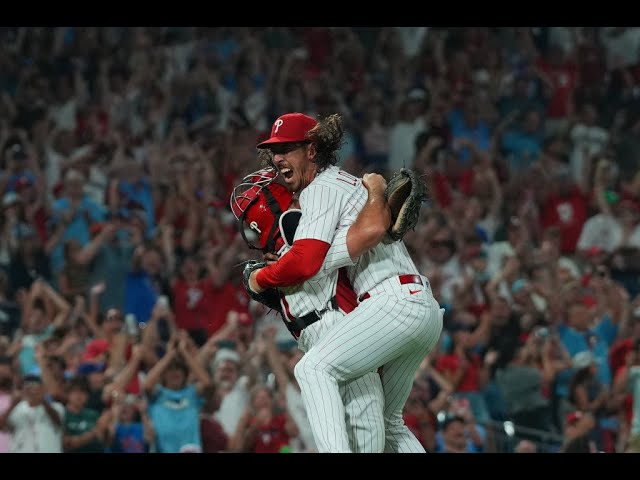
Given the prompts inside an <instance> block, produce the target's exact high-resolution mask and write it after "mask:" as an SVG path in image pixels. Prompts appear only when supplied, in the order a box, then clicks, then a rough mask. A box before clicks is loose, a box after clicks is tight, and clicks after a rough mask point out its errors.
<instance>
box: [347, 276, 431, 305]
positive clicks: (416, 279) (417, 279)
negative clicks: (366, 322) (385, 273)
mask: <svg viewBox="0 0 640 480" xmlns="http://www.w3.org/2000/svg"><path fill="white" fill-rule="evenodd" d="M398 279H399V280H400V285H406V284H407V283H417V284H419V285H424V283H422V277H421V276H420V275H398ZM370 296H371V295H370V294H369V292H366V293H363V294H362V295H360V296H359V297H358V301H359V302H362V301H363V300H366V299H367V298H369V297H370Z"/></svg>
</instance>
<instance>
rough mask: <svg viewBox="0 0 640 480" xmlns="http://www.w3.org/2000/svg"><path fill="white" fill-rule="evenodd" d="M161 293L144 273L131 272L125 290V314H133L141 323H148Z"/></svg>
mask: <svg viewBox="0 0 640 480" xmlns="http://www.w3.org/2000/svg"><path fill="white" fill-rule="evenodd" d="M159 294H160V292H159V291H158V290H157V289H156V286H155V285H154V282H153V279H152V278H151V277H150V276H149V275H148V274H147V273H146V272H144V271H139V272H129V273H128V274H127V280H126V284H125V290H124V312H125V314H128V313H133V314H134V315H135V316H136V319H137V320H138V321H139V322H145V323H146V322H147V321H149V318H150V317H151V312H152V310H153V307H154V306H155V304H156V301H157V300H158V295H159Z"/></svg>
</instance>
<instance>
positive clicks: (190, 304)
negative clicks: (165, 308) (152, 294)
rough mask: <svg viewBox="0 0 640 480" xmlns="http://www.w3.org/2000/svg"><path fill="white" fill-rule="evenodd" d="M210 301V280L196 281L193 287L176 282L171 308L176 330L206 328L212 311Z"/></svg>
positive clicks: (181, 280)
mask: <svg viewBox="0 0 640 480" xmlns="http://www.w3.org/2000/svg"><path fill="white" fill-rule="evenodd" d="M212 299H213V283H212V280H211V278H203V279H201V280H198V282H196V283H195V284H194V285H189V284H188V283H187V282H186V281H185V280H183V279H179V280H177V281H176V283H175V285H174V286H173V306H174V312H175V316H176V325H177V326H178V328H181V329H184V330H195V329H199V328H208V325H209V319H210V318H211V316H212V313H213V310H214V307H213V304H212Z"/></svg>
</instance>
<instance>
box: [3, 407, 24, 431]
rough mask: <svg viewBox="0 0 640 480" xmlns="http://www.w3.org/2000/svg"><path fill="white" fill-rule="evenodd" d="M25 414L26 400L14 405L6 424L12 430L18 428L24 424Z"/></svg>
mask: <svg viewBox="0 0 640 480" xmlns="http://www.w3.org/2000/svg"><path fill="white" fill-rule="evenodd" d="M25 413H26V400H23V401H21V402H20V403H19V404H18V405H16V406H15V407H14V408H13V410H11V413H10V414H9V417H8V418H7V423H8V424H9V426H10V427H11V428H13V429H15V428H17V427H20V426H21V425H22V424H23V423H24V418H25Z"/></svg>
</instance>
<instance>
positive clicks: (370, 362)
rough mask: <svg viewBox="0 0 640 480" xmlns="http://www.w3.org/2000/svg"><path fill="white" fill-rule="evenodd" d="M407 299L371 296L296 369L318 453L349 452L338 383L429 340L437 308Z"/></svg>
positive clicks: (434, 304) (422, 298)
mask: <svg viewBox="0 0 640 480" xmlns="http://www.w3.org/2000/svg"><path fill="white" fill-rule="evenodd" d="M406 295H408V294H406ZM406 295H405V296H400V295H395V294H379V295H374V296H372V297H371V298H370V299H368V300H366V301H365V302H363V303H362V304H360V305H359V306H358V308H356V309H355V310H354V311H353V312H351V313H349V314H348V315H347V316H346V317H345V318H344V319H343V321H340V322H338V323H336V324H335V325H333V326H332V327H331V328H330V329H329V330H328V331H327V332H326V334H325V335H324V336H323V337H322V338H321V339H320V340H319V341H318V342H317V343H316V344H315V345H314V346H313V347H312V348H311V349H310V350H309V351H308V352H307V354H306V355H305V356H304V357H303V358H302V359H301V360H300V362H298V364H297V365H296V368H295V376H296V379H297V380H298V384H299V385H300V389H301V391H302V397H303V400H304V403H305V407H306V408H307V411H308V412H309V418H310V421H311V428H312V429H313V432H314V438H315V440H316V444H317V446H318V451H320V452H338V451H346V450H345V449H344V448H345V445H347V446H348V435H347V431H346V424H345V420H344V419H345V408H344V404H343V403H342V398H341V396H340V389H339V382H344V381H347V380H351V379H354V378H358V377H361V376H362V375H365V374H367V373H370V372H374V371H376V370H377V368H378V367H379V366H380V365H384V364H386V363H388V362H390V361H391V360H393V359H395V358H398V357H399V356H401V355H403V354H404V353H406V352H414V351H415V348H416V345H418V344H422V343H424V342H425V341H426V340H425V339H428V338H431V336H432V335H433V330H434V327H433V326H432V324H433V323H434V322H433V321H430V317H431V316H430V313H429V312H430V311H431V310H433V309H435V310H436V311H437V309H438V304H437V302H435V300H433V301H432V302H431V301H430V300H428V299H427V296H426V293H424V294H420V295H412V296H411V297H409V296H406ZM429 298H430V299H432V298H433V297H431V296H430V295H429ZM440 328H441V325H440ZM438 333H439V332H438ZM436 341H437V338H436V339H435V340H434V341H433V344H435V343H436ZM347 448H348V447H347Z"/></svg>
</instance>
